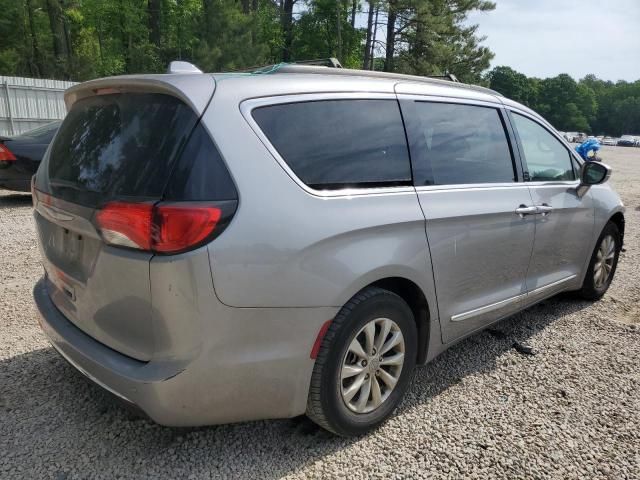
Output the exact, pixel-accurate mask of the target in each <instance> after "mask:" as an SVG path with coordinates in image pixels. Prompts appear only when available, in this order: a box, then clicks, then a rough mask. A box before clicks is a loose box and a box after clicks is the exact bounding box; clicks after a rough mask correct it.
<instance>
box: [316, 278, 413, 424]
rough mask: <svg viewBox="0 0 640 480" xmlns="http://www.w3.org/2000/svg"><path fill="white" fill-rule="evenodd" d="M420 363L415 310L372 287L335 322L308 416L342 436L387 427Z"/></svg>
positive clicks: (323, 350) (320, 357)
mask: <svg viewBox="0 0 640 480" xmlns="http://www.w3.org/2000/svg"><path fill="white" fill-rule="evenodd" d="M416 358H417V329H416V323H415V320H414V317H413V313H412V312H411V309H410V308H409V306H408V305H407V303H406V302H405V301H404V300H403V299H402V298H401V297H399V296H398V295H396V294H395V293H393V292H390V291H388V290H383V289H381V288H377V287H369V288H366V289H365V290H363V291H362V292H360V293H358V294H357V295H356V296H355V297H353V298H352V299H351V300H350V301H349V302H348V303H347V304H346V305H345V306H344V307H343V308H342V309H341V310H340V312H339V313H338V315H337V316H336V318H335V319H334V320H333V321H332V322H331V326H330V327H329V329H328V330H327V333H326V335H325V337H324V339H323V341H322V345H321V347H320V351H319V353H318V357H317V359H316V363H315V366H314V369H313V374H312V376H311V387H310V389H309V398H308V401H307V416H308V417H309V418H310V419H311V420H313V421H314V422H315V423H317V424H318V425H320V426H321V427H323V428H325V429H326V430H329V431H331V432H333V433H335V434H337V435H341V436H353V435H360V434H363V433H365V432H368V431H370V430H372V429H374V428H376V427H377V426H379V425H380V424H381V423H382V422H384V421H385V420H386V419H387V418H388V417H389V416H390V415H391V413H392V412H393V410H394V409H395V407H396V406H397V405H398V404H399V403H400V401H401V400H402V397H403V396H404V393H405V391H406V389H407V388H408V386H409V382H410V380H411V376H412V373H413V370H414V368H415V364H416Z"/></svg>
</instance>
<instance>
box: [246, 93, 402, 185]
mask: <svg viewBox="0 0 640 480" xmlns="http://www.w3.org/2000/svg"><path fill="white" fill-rule="evenodd" d="M252 116H253V118H254V120H255V121H256V123H257V124H258V126H259V127H260V129H261V130H262V131H263V132H264V134H265V135H266V136H267V138H268V139H269V141H270V142H271V144H272V145H273V146H274V147H275V149H276V150H277V151H278V153H279V154H280V156H281V157H282V158H283V159H284V161H285V162H286V163H287V165H288V166H289V168H291V170H292V171H293V172H294V173H295V174H296V175H297V176H298V178H300V180H302V181H303V182H304V183H305V184H306V185H308V186H309V187H311V188H314V189H318V190H335V189H341V188H350V187H383V186H396V185H410V184H411V165H410V162H409V154H408V148H407V143H406V137H405V132H404V126H403V123H402V117H401V115H400V109H399V106H398V103H397V101H395V100H320V101H309V102H299V103H285V104H277V105H270V106H265V107H258V108H255V109H254V110H253V111H252Z"/></svg>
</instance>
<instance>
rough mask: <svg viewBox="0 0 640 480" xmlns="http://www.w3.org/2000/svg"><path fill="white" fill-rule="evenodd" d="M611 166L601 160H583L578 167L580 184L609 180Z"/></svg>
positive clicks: (586, 184)
mask: <svg viewBox="0 0 640 480" xmlns="http://www.w3.org/2000/svg"><path fill="white" fill-rule="evenodd" d="M610 176H611V167H610V166H609V165H605V164H604V163H601V162H585V163H584V164H583V165H582V168H581V169H580V185H584V186H588V187H590V186H592V185H600V184H601V183H604V182H606V181H607V180H609V177H610Z"/></svg>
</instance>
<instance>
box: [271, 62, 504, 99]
mask: <svg viewBox="0 0 640 480" xmlns="http://www.w3.org/2000/svg"><path fill="white" fill-rule="evenodd" d="M261 73H268V74H278V73H306V74H320V75H347V76H354V75H356V76H360V77H369V78H381V79H387V80H404V81H406V82H419V83H430V84H432V85H449V86H451V83H455V84H456V85H455V86H456V87H459V88H466V89H469V90H475V91H478V92H484V93H488V94H490V95H496V96H499V97H502V96H503V95H502V94H500V93H498V92H496V91H495V90H491V89H490V88H486V87H481V86H478V85H469V84H467V83H460V82H459V81H458V79H457V78H456V76H455V75H453V74H449V75H445V76H439V77H421V76H418V75H408V74H405V73H393V72H381V71H378V70H356V69H351V68H327V67H326V66H315V65H300V64H295V63H282V64H280V65H275V66H274V67H273V68H271V69H270V70H266V71H264V72H261ZM445 78H446V80H445Z"/></svg>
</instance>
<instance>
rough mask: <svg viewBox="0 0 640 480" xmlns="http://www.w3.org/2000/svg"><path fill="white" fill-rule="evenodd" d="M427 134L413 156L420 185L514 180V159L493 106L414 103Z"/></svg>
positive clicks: (422, 129) (423, 131)
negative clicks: (415, 155)
mask: <svg viewBox="0 0 640 480" xmlns="http://www.w3.org/2000/svg"><path fill="white" fill-rule="evenodd" d="M415 109H416V113H417V116H418V119H419V121H420V125H421V127H420V128H421V131H422V134H423V135H424V142H421V144H422V145H423V147H422V148H419V151H418V154H417V158H414V159H413V161H414V178H415V181H416V185H456V184H468V183H496V182H514V181H515V180H516V176H515V171H514V168H513V160H512V156H511V150H510V148H509V142H508V140H507V135H506V133H505V129H504V125H503V123H502V119H501V118H500V114H499V113H498V110H496V109H495V108H486V107H476V106H471V105H460V104H453V103H431V102H416V103H415Z"/></svg>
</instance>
